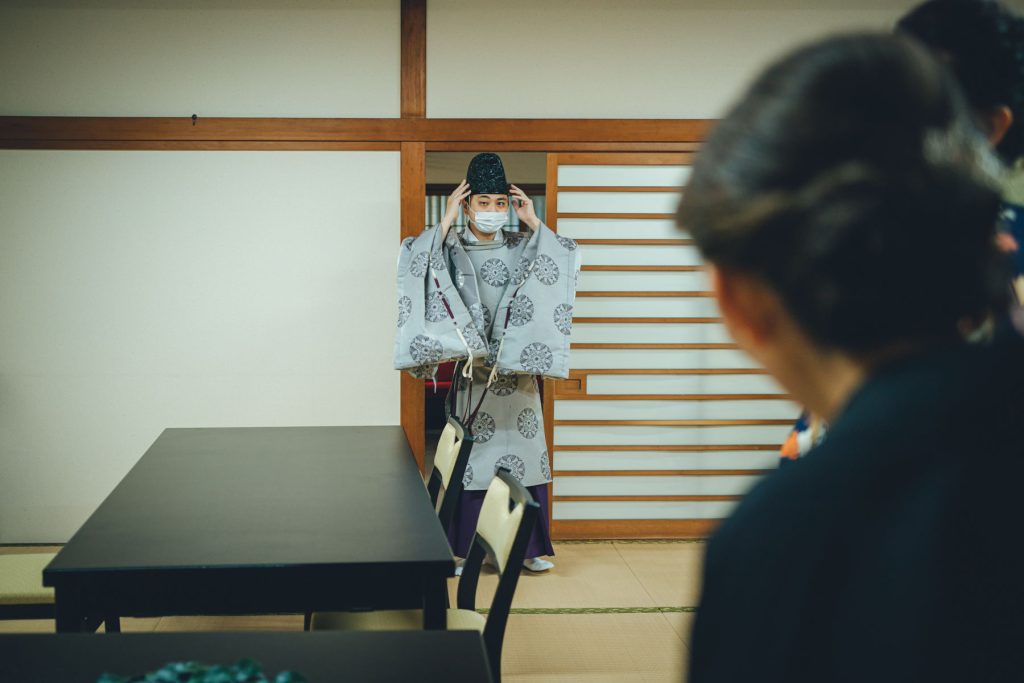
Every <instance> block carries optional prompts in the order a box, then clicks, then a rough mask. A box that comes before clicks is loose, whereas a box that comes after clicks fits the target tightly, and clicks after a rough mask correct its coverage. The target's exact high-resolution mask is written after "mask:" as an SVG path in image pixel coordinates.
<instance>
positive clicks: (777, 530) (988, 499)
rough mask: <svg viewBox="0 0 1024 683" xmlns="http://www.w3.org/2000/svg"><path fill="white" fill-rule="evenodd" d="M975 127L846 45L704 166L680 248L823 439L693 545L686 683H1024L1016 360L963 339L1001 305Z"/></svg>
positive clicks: (928, 62)
mask: <svg viewBox="0 0 1024 683" xmlns="http://www.w3.org/2000/svg"><path fill="white" fill-rule="evenodd" d="M974 121H975V120H974V118H973V117H972V114H971V112H970V111H969V108H968V106H967V105H966V103H965V101H964V98H963V96H962V94H961V93H960V91H959V89H958V86H957V84H956V82H955V79H954V78H953V77H952V76H951V75H950V74H949V73H947V70H946V67H944V66H943V65H941V64H939V63H938V62H936V61H935V60H934V59H933V58H932V57H931V56H930V55H929V53H928V52H927V51H926V50H925V49H924V48H923V47H921V46H920V45H918V44H917V43H914V42H912V41H911V40H910V39H907V38H901V37H895V36H888V35H873V34H871V35H853V36H842V37H836V38H832V39H829V40H826V41H823V42H820V43H816V44H813V45H811V46H808V47H805V48H802V49H799V50H797V51H796V52H794V53H792V54H790V55H788V56H786V57H785V58H783V59H782V60H781V61H779V62H777V63H776V64H774V65H772V66H770V67H769V68H768V69H767V70H766V71H765V72H764V73H763V74H762V75H761V76H760V77H759V78H758V79H756V81H755V82H754V83H753V85H752V86H751V87H750V89H749V90H748V91H747V92H746V94H745V95H744V96H743V97H742V98H741V99H740V101H739V102H738V103H737V104H736V105H735V106H734V107H733V108H732V110H731V111H730V112H729V113H728V114H727V116H726V117H725V118H724V119H723V120H722V121H721V122H720V123H718V124H717V125H716V126H715V128H714V129H713V131H712V133H711V135H710V136H709V139H708V140H707V142H706V144H705V145H704V147H703V148H702V150H701V152H700V155H699V157H698V160H697V162H696V164H695V166H694V169H693V174H692V176H691V180H690V183H689V184H688V186H687V187H686V190H685V194H684V197H683V200H682V202H681V204H680V208H679V214H678V221H679V224H680V226H681V227H682V228H683V229H685V230H686V231H687V232H688V233H689V235H690V236H692V238H693V239H694V241H695V242H696V244H697V246H698V247H699V249H700V250H701V252H702V254H703V256H704V258H705V260H706V261H707V263H708V266H709V272H710V278H711V282H712V289H713V290H714V292H715V295H716V297H717V299H718V303H719V307H720V309H721V313H722V317H723V320H724V322H725V324H726V326H727V328H728V329H729V331H730V333H731V334H732V336H733V337H734V339H735V340H736V342H737V343H738V344H739V345H740V346H741V347H742V348H743V349H744V350H746V351H747V352H748V353H749V354H750V355H751V356H752V357H753V358H754V359H756V360H757V361H758V362H759V363H760V364H761V365H763V366H764V367H765V368H766V369H767V370H768V372H769V373H770V374H772V375H773V376H774V377H775V378H776V379H777V380H778V381H779V382H780V384H781V385H782V386H783V387H785V389H786V390H787V391H788V392H789V393H790V395H791V396H792V397H793V399H794V400H796V401H798V402H800V403H802V404H803V405H805V406H807V407H808V408H809V409H810V410H811V411H812V412H814V413H815V414H817V415H821V416H823V417H824V418H825V419H826V420H828V422H829V424H830V431H829V436H828V438H827V439H825V441H824V443H823V444H822V445H821V446H819V447H818V448H817V449H816V450H815V452H814V457H810V458H807V459H805V460H799V461H797V462H795V463H793V464H792V465H791V466H789V467H786V468H784V469H781V470H779V471H777V472H774V473H772V474H771V475H769V476H768V477H766V478H765V479H764V480H763V481H762V482H761V483H760V484H759V485H758V486H756V487H755V489H754V490H753V491H752V492H751V493H749V494H748V495H747V496H746V497H745V498H744V500H743V501H742V503H741V504H740V505H739V507H738V508H737V509H736V511H735V512H734V514H733V515H732V517H731V518H730V519H728V520H727V521H726V522H724V523H723V525H722V526H721V527H720V528H719V530H718V531H717V532H716V534H715V535H714V537H713V538H712V540H711V541H710V543H709V545H708V554H707V562H706V565H705V575H704V593H703V596H702V598H701V604H700V607H699V609H698V613H697V618H696V621H695V626H694V633H693V641H692V658H691V662H690V681H692V682H693V683H707V682H708V681H751V682H753V681H757V682H758V683H767V682H771V681H787V682H793V681H816V682H820V681H872V682H878V681H946V680H949V681H954V680H955V681H1006V680H1021V676H1022V675H1024V673H1022V672H1024V645H1022V643H1024V554H1022V552H1021V550H1020V534H1021V531H1020V529H1021V522H1022V517H1024V513H1022V512H1021V505H1020V503H1019V500H1020V497H1021V496H1020V487H1021V484H1022V482H1024V439H1022V436H1021V433H1022V432H1021V429H1022V427H1024V340H1022V338H1021V336H1020V334H1019V332H1017V331H1014V333H1012V334H1008V335H1004V336H1001V337H1000V338H999V340H998V341H997V342H992V343H988V344H975V345H971V344H969V343H967V342H966V341H965V338H966V337H967V336H970V335H969V333H970V332H971V331H972V330H974V329H977V328H979V327H980V326H982V325H983V324H984V323H985V321H987V320H990V319H991V318H993V317H999V316H1005V315H1006V314H1007V310H1008V307H1009V293H1008V287H1007V281H1008V279H1007V278H1008V274H1007V268H1008V264H1007V261H1006V259H1005V258H1004V256H1003V255H1002V254H1001V253H1000V252H999V250H998V249H997V247H996V240H995V234H996V224H997V218H998V213H999V210H1000V196H999V173H1000V168H1001V166H1000V164H999V163H998V162H997V160H996V159H995V158H994V157H993V153H992V152H991V150H990V148H989V145H988V143H987V141H986V140H985V138H984V136H983V135H982V134H981V133H980V132H979V131H978V130H977V128H976V127H975V123H974ZM1019 317H1020V316H1017V315H1012V316H1011V318H1013V319H1014V320H1017V322H1018V324H1019V320H1018V318H1019Z"/></svg>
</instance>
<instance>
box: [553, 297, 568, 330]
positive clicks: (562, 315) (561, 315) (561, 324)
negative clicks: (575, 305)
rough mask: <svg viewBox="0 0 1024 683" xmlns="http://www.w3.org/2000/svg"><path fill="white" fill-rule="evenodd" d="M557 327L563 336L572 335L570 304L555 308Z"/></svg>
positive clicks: (559, 305)
mask: <svg viewBox="0 0 1024 683" xmlns="http://www.w3.org/2000/svg"><path fill="white" fill-rule="evenodd" d="M554 320H555V327H557V328H558V331H559V332H561V333H562V334H565V335H569V334H572V306H570V305H569V304H558V305H557V306H555V315H554Z"/></svg>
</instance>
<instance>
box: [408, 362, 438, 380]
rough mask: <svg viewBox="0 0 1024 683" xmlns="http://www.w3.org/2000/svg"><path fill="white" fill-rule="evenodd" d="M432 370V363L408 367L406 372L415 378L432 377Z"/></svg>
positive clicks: (433, 367) (433, 368)
mask: <svg viewBox="0 0 1024 683" xmlns="http://www.w3.org/2000/svg"><path fill="white" fill-rule="evenodd" d="M434 370H435V366H433V365H417V366H416V367H414V368H409V369H408V370H407V372H408V373H409V374H410V375H412V376H413V377H415V378H416V379H432V378H433V377H434Z"/></svg>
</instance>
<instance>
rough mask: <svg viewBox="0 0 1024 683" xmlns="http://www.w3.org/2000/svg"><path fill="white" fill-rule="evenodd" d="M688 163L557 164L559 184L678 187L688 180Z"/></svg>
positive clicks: (565, 185)
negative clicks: (649, 164)
mask: <svg viewBox="0 0 1024 683" xmlns="http://www.w3.org/2000/svg"><path fill="white" fill-rule="evenodd" d="M692 171H693V169H692V168H691V167H689V166H654V165H651V166H645V165H634V166H627V165H614V164H590V165H578V166H577V165H572V164H565V165H559V167H558V185H559V187H573V186H576V187H592V186H602V187H682V186H683V185H684V184H685V183H687V182H688V181H689V180H690V173H691V172H692Z"/></svg>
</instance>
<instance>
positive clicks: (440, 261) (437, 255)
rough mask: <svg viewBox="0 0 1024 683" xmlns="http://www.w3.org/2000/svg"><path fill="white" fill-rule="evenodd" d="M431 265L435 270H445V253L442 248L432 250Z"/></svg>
mask: <svg viewBox="0 0 1024 683" xmlns="http://www.w3.org/2000/svg"><path fill="white" fill-rule="evenodd" d="M430 267H431V268H433V269H434V270H444V254H443V253H442V252H441V250H440V249H435V250H434V251H432V252H430Z"/></svg>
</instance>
